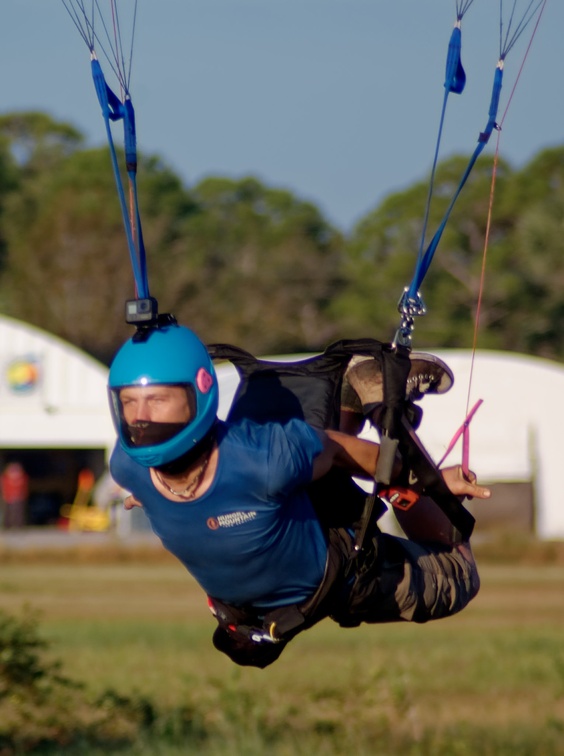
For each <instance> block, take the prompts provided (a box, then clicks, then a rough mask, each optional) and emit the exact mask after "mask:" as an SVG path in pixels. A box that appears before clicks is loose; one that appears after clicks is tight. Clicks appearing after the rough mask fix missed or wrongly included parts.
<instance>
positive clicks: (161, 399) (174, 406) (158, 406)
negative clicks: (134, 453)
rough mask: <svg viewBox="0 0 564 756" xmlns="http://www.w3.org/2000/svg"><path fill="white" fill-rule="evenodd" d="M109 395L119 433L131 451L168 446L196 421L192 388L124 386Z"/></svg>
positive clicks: (176, 385)
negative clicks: (143, 447) (161, 445)
mask: <svg viewBox="0 0 564 756" xmlns="http://www.w3.org/2000/svg"><path fill="white" fill-rule="evenodd" d="M110 393H111V398H112V412H113V415H114V422H115V424H116V429H117V431H118V433H119V434H120V436H121V439H122V441H123V442H124V443H125V445H126V446H129V447H140V446H155V445H158V444H162V443H165V442H166V441H169V440H170V439H171V438H174V436H176V435H177V434H178V433H180V432H181V431H183V430H184V429H185V428H186V427H187V426H188V425H190V423H191V422H192V421H193V420H194V418H195V417H196V393H195V391H194V388H193V386H192V385H191V384H173V385H168V384H150V385H146V386H121V387H118V388H113V389H111V392H110Z"/></svg>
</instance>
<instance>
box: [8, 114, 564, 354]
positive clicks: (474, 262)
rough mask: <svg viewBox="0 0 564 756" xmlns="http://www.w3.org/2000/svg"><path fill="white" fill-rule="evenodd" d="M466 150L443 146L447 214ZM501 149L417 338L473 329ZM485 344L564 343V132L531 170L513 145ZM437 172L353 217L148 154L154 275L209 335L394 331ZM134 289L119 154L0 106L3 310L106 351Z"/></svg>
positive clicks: (470, 185) (448, 235) (461, 344)
mask: <svg viewBox="0 0 564 756" xmlns="http://www.w3.org/2000/svg"><path fill="white" fill-rule="evenodd" d="M466 163H467V158H466V157H464V156H454V157H450V158H448V159H447V160H444V161H443V162H442V163H440V164H439V166H438V169H437V172H436V178H435V197H434V200H433V203H432V205H431V211H430V217H429V229H430V230H431V231H434V229H435V228H436V227H437V225H438V223H439V222H440V219H441V218H442V216H443V213H444V211H445V209H446V207H447V206H448V204H449V202H450V199H451V197H452V194H453V192H454V190H455V189H456V186H457V185H458V181H459V179H460V176H461V175H462V172H463V170H464V168H465V166H466ZM491 175H492V160H491V158H488V157H483V158H482V159H481V161H480V162H479V163H478V164H477V166H476V167H475V168H474V171H473V173H472V174H471V176H470V178H469V180H468V182H467V184H466V186H465V188H464V190H463V193H462V195H461V196H460V198H459V200H458V203H457V205H456V207H455V210H454V212H453V214H452V216H451V219H450V222H449V224H448V226H447V228H446V230H445V233H444V235H443V238H442V240H441V243H440V245H439V248H438V250H437V253H436V255H435V259H434V261H433V264H432V266H431V269H430V271H429V273H428V275H427V277H426V278H425V282H424V288H423V292H422V294H423V298H424V300H425V303H426V305H427V309H428V314H427V315H426V316H424V317H422V318H418V319H417V321H416V327H415V335H414V345H415V347H416V348H418V349H419V348H440V347H449V348H450V347H456V348H468V347H470V346H471V345H472V341H473V329H474V320H475V311H476V303H477V299H478V292H479V288H480V277H481V267H482V252H483V248H484V239H485V235H486V223H487V211H488V203H489V194H490V183H491ZM496 176H497V178H496V191H495V201H494V208H493V219H492V224H491V228H490V229H489V245H488V250H487V268H486V279H485V288H484V294H483V299H482V303H481V316H480V330H479V336H478V345H479V347H481V348H492V349H502V350H509V351H518V352H523V353H527V354H532V355H538V356H543V357H548V358H552V359H564V298H563V297H562V295H561V291H562V279H564V265H562V264H561V260H562V257H563V252H564V234H563V224H564V146H561V147H555V148H551V149H546V150H544V151H542V152H540V153H539V154H538V155H536V156H535V157H534V158H533V159H532V160H531V161H530V162H529V163H528V164H527V165H525V166H524V167H522V168H520V169H519V170H515V169H513V168H512V167H511V166H510V165H509V164H508V163H507V162H505V161H503V160H501V161H500V163H499V165H498V167H497V173H496ZM427 192H428V182H427V180H422V181H421V182H417V183H415V184H413V185H412V186H410V187H408V188H407V189H406V190H404V191H401V192H397V193H394V194H391V195H389V196H388V197H387V198H386V199H385V200H384V201H383V202H381V203H380V204H379V205H378V206H376V207H375V208H374V210H372V211H371V212H370V213H368V214H367V215H366V216H365V217H364V218H362V219H361V220H360V221H359V222H358V223H357V225H356V226H355V228H354V229H353V230H352V231H351V232H350V233H349V234H344V233H343V232H342V231H340V230H339V229H337V228H335V227H334V226H333V225H332V224H331V223H330V222H329V221H328V220H327V219H326V218H324V217H323V214H322V213H321V212H320V211H319V209H318V208H317V207H316V206H315V205H314V204H312V203H311V202H305V201H303V200H301V199H300V198H299V197H297V196H296V195H295V194H293V193H292V192H289V191H287V190H285V189H280V188H276V187H271V186H266V185H265V184H264V183H262V182H261V181H259V180H257V179H256V178H254V177H245V178H240V179H231V178H225V177H220V176H217V177H210V178H206V179H204V180H202V181H200V182H199V183H197V184H195V185H194V186H189V187H187V186H186V185H185V184H184V183H183V182H182V180H181V179H180V177H179V176H178V175H177V174H176V173H175V172H174V170H173V169H172V168H171V167H170V166H168V165H166V164H165V163H164V162H163V161H162V160H161V159H160V158H159V157H158V156H141V158H140V163H139V194H140V206H141V216H142V219H143V230H144V237H145V245H146V248H147V262H148V270H149V281H150V286H151V293H152V294H153V295H154V296H155V297H156V298H157V299H158V301H159V308H160V311H161V312H172V313H174V314H175V315H176V317H177V318H178V320H179V322H181V323H183V324H185V325H188V326H190V327H191V328H193V329H194V330H195V331H196V332H197V333H198V335H199V336H200V337H201V338H202V339H203V340H204V341H206V342H208V343H210V342H217V341H221V342H230V343H234V344H237V345H239V346H242V347H244V348H245V349H247V350H249V351H251V352H254V353H256V354H276V353H284V352H301V351H317V350H320V349H323V348H324V347H325V346H326V345H327V344H328V343H330V342H331V341H332V340H336V339H339V338H354V337H364V336H371V337H374V338H377V339H380V340H382V341H389V340H391V339H392V338H393V336H394V334H395V332H396V329H397V327H398V324H399V314H398V312H397V302H398V299H399V297H400V295H401V292H402V290H403V288H404V287H405V286H406V285H407V284H409V282H410V281H411V278H412V276H413V271H414V266H415V260H416V256H417V251H418V249H419V244H420V237H421V233H422V224H423V215H424V208H425V202H426V198H427ZM134 296H135V294H134V290H133V276H132V273H131V267H130V263H129V256H128V253H127V246H126V241H125V234H124V230H123V222H122V219H121V214H120V210H119V204H118V201H117V197H116V192H115V186H114V182H113V174H112V171H111V167H110V162H109V154H108V151H107V149H105V148H96V149H93V148H89V147H88V146H86V145H85V140H84V137H83V135H82V134H81V133H80V132H79V131H78V130H77V129H76V128H74V127H73V126H72V125H70V124H68V123H62V122H58V121H56V120H54V119H52V118H51V117H50V116H48V115H46V114H44V113H12V114H7V115H4V116H2V117H0V312H2V313H3V314H5V315H9V316H11V317H15V318H18V319H21V320H24V321H26V322H29V323H32V324H34V325H37V326H39V327H41V328H43V329H45V330H48V331H50V332H51V333H54V334H56V335H58V336H60V337H61V338H63V339H65V340H67V341H69V342H71V343H72V344H74V345H76V346H78V347H80V348H82V349H84V350H85V351H87V352H89V353H90V354H92V355H93V356H94V357H96V358H98V359H100V360H102V361H103V362H105V363H109V361H110V360H111V358H112V356H113V354H114V353H115V351H116V350H117V349H118V348H119V346H120V345H121V344H122V343H123V341H124V340H125V339H126V338H128V336H130V335H131V328H130V327H129V326H127V325H126V324H125V321H124V302H125V300H126V299H130V298H133V297H134Z"/></svg>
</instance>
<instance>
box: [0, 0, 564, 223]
mask: <svg viewBox="0 0 564 756" xmlns="http://www.w3.org/2000/svg"><path fill="white" fill-rule="evenodd" d="M106 1H107V0H100V2H101V3H102V4H105V3H106ZM88 2H90V0H88ZM119 4H120V7H122V8H123V11H122V14H123V16H124V18H125V17H126V16H127V8H128V7H129V6H132V0H119ZM512 4H513V0H506V2H504V3H503V5H504V6H508V7H510V6H512ZM517 4H518V7H519V5H521V7H524V6H525V5H526V4H528V0H518V3H517ZM454 9H455V3H454V0H139V10H138V20H137V36H136V41H135V52H134V54H135V58H134V62H133V75H132V82H131V92H132V96H133V103H134V105H135V109H136V114H137V130H138V142H139V148H140V149H141V150H143V151H144V152H145V153H156V154H158V155H160V156H161V157H163V158H164V159H165V161H166V162H167V163H168V164H170V165H171V166H172V167H173V168H174V169H175V171H176V172H177V173H178V174H179V175H180V176H181V177H182V179H183V180H184V181H185V182H186V184H187V185H191V184H193V183H194V182H196V181H198V180H199V179H201V178H202V177H204V176H207V175H210V174H216V175H227V176H233V177H240V176H244V175H248V174H253V175H256V176H258V177H259V178H260V179H261V180H263V181H265V182H266V183H267V184H269V185H272V186H279V187H285V188H288V189H290V190H292V191H293V192H295V193H296V194H297V195H298V196H300V197H301V198H303V199H308V200H311V201H313V202H314V203H315V204H316V205H318V207H319V208H320V209H321V211H322V212H323V213H324V214H325V215H326V217H327V218H328V219H329V220H331V221H332V222H334V223H335V224H337V225H338V226H340V227H341V228H342V229H344V230H347V229H349V228H350V227H351V226H352V224H353V223H354V222H355V221H356V220H357V219H358V218H360V217H361V216H363V215H364V214H365V213H367V212H368V211H369V210H371V209H372V208H373V207H375V206H376V205H377V204H378V202H380V201H381V200H382V199H383V197H385V196H386V195H387V194H389V193H390V192H392V191H395V190H400V189H402V188H404V187H406V186H408V185H409V184H411V183H412V182H413V181H415V180H418V179H422V178H424V177H425V176H426V174H427V172H428V170H429V168H430V165H431V160H432V156H433V151H434V144H435V138H436V130H437V127H438V120H439V114H440V107H441V103H442V97H443V78H444V64H445V58H446V49H447V44H448V40H449V37H450V33H451V29H452V25H453V22H454V18H455V10H454ZM498 12H499V2H497V0H475V2H474V5H473V6H472V7H471V8H470V10H469V11H468V13H467V15H466V17H465V19H464V21H463V48H462V49H463V62H464V65H465V68H466V73H467V76H468V84H467V87H466V91H465V93H464V94H463V95H462V96H461V97H452V98H451V104H450V105H449V113H448V117H447V123H446V127H445V134H444V138H443V153H442V154H443V157H446V156H447V155H449V154H452V153H454V152H463V153H465V154H469V153H470V152H471V151H472V150H473V149H474V146H475V144H476V139H477V136H478V133H479V132H480V131H481V130H482V129H483V128H484V126H485V124H486V120H487V109H488V105H489V99H490V91H491V82H492V77H493V72H494V68H495V65H496V62H497V56H498V50H499V17H498ZM0 29H1V31H0V70H1V71H2V85H1V89H0V112H4V113H5V112H11V111H14V110H28V109H36V110H42V111H46V112H48V113H50V114H51V115H52V116H54V117H55V118H57V119H61V120H67V121H70V122H72V123H73V124H74V125H76V126H77V127H79V128H80V129H81V130H82V131H83V132H84V133H85V135H86V136H87V137H88V140H89V142H90V143H91V144H102V143H103V142H104V139H105V134H104V126H103V121H102V118H101V116H100V112H99V106H98V103H97V100H96V96H95V93H94V90H93V87H92V83H91V79H90V66H89V57H88V51H87V49H86V46H85V45H84V43H83V42H82V40H81V39H80V37H79V35H78V32H77V31H76V30H75V28H74V26H73V25H72V23H71V21H70V19H69V17H68V16H67V14H66V11H65V10H64V8H63V6H62V3H61V2H60V0H2V3H1V6H0ZM563 34H564V0H548V4H547V7H546V10H545V13H544V17H543V19H542V22H541V26H540V28H539V31H538V34H537V36H536V39H535V41H534V45H533V48H532V50H531V53H530V55H529V58H528V61H527V64H526V67H525V69H524V72H523V74H522V76H521V80H520V82H519V85H518V88H517V91H516V93H515V96H514V98H513V101H512V104H511V108H510V110H509V113H508V115H507V118H506V120H505V125H504V129H503V134H502V138H501V152H502V155H504V156H505V157H506V158H507V159H509V160H510V161H511V162H512V163H513V164H514V165H515V166H516V167H520V166H522V165H523V164H524V163H525V162H526V161H527V160H529V159H530V158H531V157H532V156H534V155H535V154H536V153H537V152H538V151H539V150H540V149H542V148H544V147H546V146H551V145H558V144H562V143H564V52H563V50H562V37H563ZM526 36H527V38H528V33H526ZM525 46H526V43H525V41H522V42H521V43H519V45H518V46H517V48H516V49H515V50H514V51H513V52H512V53H511V54H510V55H509V56H508V59H507V63H506V68H505V80H504V82H505V83H504V92H503V98H502V103H501V108H500V113H502V112H503V110H504V109H505V105H506V103H507V97H508V94H509V92H510V90H511V88H512V86H513V83H514V81H515V77H516V75H517V72H518V69H519V67H520V65H521V61H522V58H523V55H524V51H525ZM105 70H106V69H105ZM107 73H108V79H109V80H110V76H111V73H110V72H109V71H107ZM117 134H119V132H117ZM494 144H495V135H494V137H493V138H492V140H491V145H490V146H488V149H489V150H490V151H492V150H493V146H494ZM140 181H142V176H140Z"/></svg>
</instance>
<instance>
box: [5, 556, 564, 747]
mask: <svg viewBox="0 0 564 756" xmlns="http://www.w3.org/2000/svg"><path fill="white" fill-rule="evenodd" d="M558 551H560V549H559V550H558ZM544 553H545V557H546V553H547V552H546V549H545V552H544ZM537 556H538V555H537ZM481 577H482V589H481V592H480V594H479V596H478V597H477V598H476V599H475V601H474V602H473V603H472V604H471V605H470V606H469V607H468V608H467V609H466V610H465V611H464V612H462V613H461V614H460V615H458V616H456V617H452V618H449V619H446V620H441V621H438V622H436V623H430V624H428V625H423V626H421V625H420V626H416V625H409V624H394V625H380V626H371V627H370V626H363V627H361V628H357V629H352V630H344V629H340V628H338V627H337V626H335V625H334V624H333V623H331V622H330V621H328V620H326V621H324V622H323V623H321V624H320V625H319V626H317V627H315V628H313V629H312V630H310V631H308V632H307V633H304V634H303V635H301V636H299V637H298V638H297V639H295V640H294V641H293V642H292V644H291V645H290V646H289V647H288V649H286V650H285V651H284V653H283V655H282V657H281V658H280V660H279V661H278V662H276V663H275V664H274V665H273V666H272V667H270V668H269V669H267V670H255V669H243V668H238V667H236V666H235V665H233V664H232V663H231V662H230V661H229V660H228V659H227V658H226V657H224V656H223V655H221V654H219V653H217V652H216V651H215V650H214V649H213V647H212V645H211V635H212V632H213V628H214V622H213V620H212V618H211V615H210V614H209V612H208V609H207V606H206V604H205V600H204V597H203V595H202V593H201V591H200V590H199V589H198V587H197V586H196V585H195V584H194V583H193V581H192V580H191V579H190V578H189V576H188V575H187V573H185V571H184V570H183V568H182V567H180V566H179V565H177V564H176V563H175V562H174V561H172V559H170V558H168V557H167V556H163V555H162V554H161V553H160V552H159V553H158V554H155V553H154V552H147V553H146V554H142V553H139V554H132V555H129V557H128V558H127V559H125V560H124V558H123V554H122V555H121V556H120V555H119V554H117V555H116V554H114V553H99V554H97V555H93V554H92V553H91V552H90V553H89V552H82V553H80V551H78V552H76V553H72V554H69V555H67V556H66V557H65V558H63V556H62V555H58V556H53V555H47V556H45V555H43V556H40V555H33V554H32V555H25V554H21V555H17V556H16V555H11V556H10V555H6V554H4V555H2V554H1V553H0V610H2V611H4V612H8V613H10V614H19V613H21V611H22V607H23V606H24V605H28V606H30V607H33V608H34V609H37V610H38V611H39V612H40V614H39V631H40V635H41V636H42V637H43V638H45V639H47V640H48V641H49V654H50V655H51V656H52V657H56V658H58V659H60V660H61V661H62V664H63V666H62V671H63V673H64V674H65V675H67V676H68V677H71V678H73V679H76V680H78V681H80V682H83V683H85V685H86V690H87V691H88V694H89V695H90V696H91V697H92V699H94V698H96V697H100V696H104V695H105V704H104V705H105V706H106V709H107V710H108V712H107V713H108V715H109V716H110V717H111V715H112V711H111V705H112V704H111V701H112V700H114V699H112V697H111V696H110V697H108V696H107V692H108V691H113V694H112V695H115V696H117V697H119V696H123V697H126V698H128V699H131V701H133V702H137V703H134V704H133V708H135V706H137V707H138V708H139V707H140V706H142V705H143V702H145V704H147V702H148V703H149V704H150V709H151V726H150V727H147V726H145V727H144V728H143V727H141V726H139V727H137V726H133V724H132V725H131V728H130V730H127V726H126V725H123V724H122V728H123V727H125V730H123V732H122V733H121V735H122V746H121V751H120V752H121V753H131V754H185V753H207V754H228V753H229V754H235V755H236V756H239V755H240V754H241V755H243V754H249V755H250V754H266V753H268V754H280V755H282V754H288V755H290V754H292V755H293V754H307V755H308V756H309V755H310V754H313V753H316V754H349V753H351V754H352V753H354V754H385V755H386V756H395V755H396V754H399V755H402V756H403V754H429V756H430V755H431V754H433V756H435V755H437V754H439V755H442V754H444V755H445V756H446V755H447V754H448V755H449V756H450V755H451V754H452V755H454V756H457V755H460V756H462V755H466V754H468V756H470V755H471V756H474V754H492V755H495V756H497V755H498V754H508V755H509V754H511V756H514V755H515V754H517V755H523V756H524V755H525V754H538V756H547V755H550V754H564V563H563V562H562V559H561V558H560V557H557V558H555V557H554V555H553V556H552V557H549V558H535V556H534V553H533V555H532V556H531V558H529V559H524V560H521V562H519V563H518V562H516V561H514V562H513V563H511V562H508V561H507V560H506V561H505V562H500V563H494V559H493V557H492V554H491V553H490V554H487V553H486V554H485V555H484V557H483V559H482V560H481ZM116 700H117V699H116ZM137 715H138V712H137V713H136V714H135V716H134V715H133V714H132V719H135V717H136V716H137ZM136 721H137V720H136ZM116 726H117V725H116ZM117 742H118V739H116V742H115V743H114V744H113V745H112V744H110V742H108V743H106V744H105V746H102V745H100V746H99V750H98V748H97V747H96V746H94V745H89V746H85V745H82V746H77V745H76V744H75V745H74V746H72V747H69V749H65V750H64V751H63V750H61V748H59V749H58V750H55V751H50V752H53V753H63V752H64V753H67V752H68V753H84V754H96V753H106V754H108V753H114V752H116V753H117V752H118V751H119V748H118V745H116V743H117ZM39 751H40V749H36V751H35V752H39ZM47 751H48V748H47V749H46V752H47ZM0 753H3V752H2V750H1V748H0Z"/></svg>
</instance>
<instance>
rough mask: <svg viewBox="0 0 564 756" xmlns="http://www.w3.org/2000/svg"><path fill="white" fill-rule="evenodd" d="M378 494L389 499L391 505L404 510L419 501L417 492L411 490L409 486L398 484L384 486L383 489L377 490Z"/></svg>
mask: <svg viewBox="0 0 564 756" xmlns="http://www.w3.org/2000/svg"><path fill="white" fill-rule="evenodd" d="M378 496H381V497H382V498H384V499H386V501H389V502H390V504H391V505H392V507H395V508H396V509H401V510H403V511H404V512H406V511H407V510H408V509H411V507H412V506H413V505H414V504H415V503H416V502H417V501H419V494H418V493H416V492H415V491H412V490H411V489H410V488H401V487H400V486H394V487H393V488H386V490H385V491H379V493H378Z"/></svg>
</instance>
